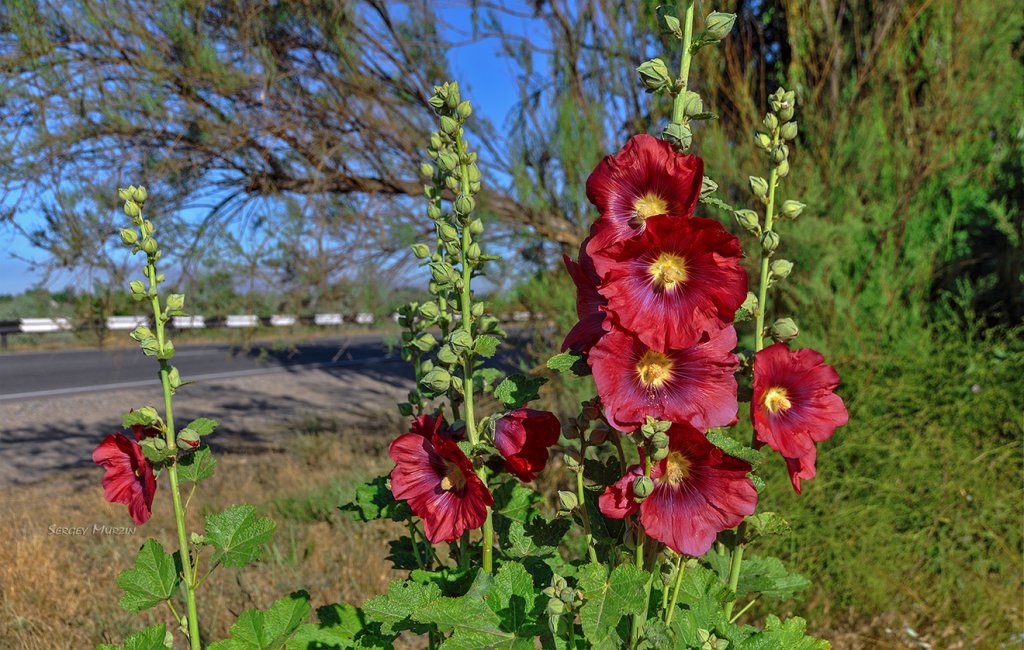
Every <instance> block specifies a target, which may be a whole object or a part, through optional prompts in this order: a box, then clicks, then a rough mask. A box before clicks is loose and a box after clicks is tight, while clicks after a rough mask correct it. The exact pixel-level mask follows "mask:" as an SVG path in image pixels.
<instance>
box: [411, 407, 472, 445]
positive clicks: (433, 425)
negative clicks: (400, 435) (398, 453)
mask: <svg viewBox="0 0 1024 650" xmlns="http://www.w3.org/2000/svg"><path fill="white" fill-rule="evenodd" d="M409 433H415V434H417V435H420V436H423V437H424V438H426V439H427V440H430V439H431V438H433V436H434V434H437V435H440V436H441V437H443V438H449V439H451V440H456V441H458V440H462V439H463V438H465V437H466V430H465V429H452V428H451V426H450V425H449V424H448V423H447V422H445V421H444V417H442V416H441V415H436V416H435V415H431V414H429V413H424V414H423V415H420V416H419V417H416V418H413V421H412V423H411V424H410V425H409Z"/></svg>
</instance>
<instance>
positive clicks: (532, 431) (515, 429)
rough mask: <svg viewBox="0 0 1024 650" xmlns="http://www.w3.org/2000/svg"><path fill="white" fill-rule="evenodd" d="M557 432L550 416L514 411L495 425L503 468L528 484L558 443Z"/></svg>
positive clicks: (533, 411)
mask: <svg viewBox="0 0 1024 650" xmlns="http://www.w3.org/2000/svg"><path fill="white" fill-rule="evenodd" d="M560 432H561V425H560V424H559V423H558V418H556V417H555V416H554V414H553V413H548V412H547V411H535V410H533V409H527V408H522V409H516V410H514V411H511V412H509V413H508V414H507V415H505V416H504V417H502V418H501V419H500V420H498V421H497V422H496V423H495V424H494V446H495V447H497V448H498V451H499V452H501V455H502V456H503V457H504V458H505V469H507V470H508V471H510V472H512V473H513V474H515V475H516V476H517V477H518V478H519V480H520V481H523V482H528V481H532V480H533V479H535V478H537V472H539V471H541V470H542V469H544V465H546V464H547V462H548V447H550V446H551V445H553V444H555V443H556V442H558V436H559V434H560Z"/></svg>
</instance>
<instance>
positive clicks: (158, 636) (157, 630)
mask: <svg viewBox="0 0 1024 650" xmlns="http://www.w3.org/2000/svg"><path fill="white" fill-rule="evenodd" d="M169 636H170V635H168V634H167V626H166V625H164V624H163V623H160V624H159V625H154V626H153V627H147V628H146V629H145V630H142V631H141V632H136V633H134V634H132V635H131V636H129V637H128V638H127V639H125V640H124V645H119V646H116V645H110V644H109V643H103V644H100V645H99V646H97V648H98V650H170V649H171V647H172V644H171V643H169V641H170V639H169V638H168V637H169Z"/></svg>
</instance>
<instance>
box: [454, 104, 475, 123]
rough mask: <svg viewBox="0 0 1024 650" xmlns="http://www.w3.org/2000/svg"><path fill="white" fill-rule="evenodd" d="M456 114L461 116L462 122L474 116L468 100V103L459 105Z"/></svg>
mask: <svg viewBox="0 0 1024 650" xmlns="http://www.w3.org/2000/svg"><path fill="white" fill-rule="evenodd" d="M455 112H456V114H457V115H458V116H459V119H460V120H465V119H466V118H467V117H469V116H470V115H472V114H473V107H472V106H470V104H469V100H468V99H467V100H466V101H464V102H461V103H459V105H458V107H457V108H456V109H455Z"/></svg>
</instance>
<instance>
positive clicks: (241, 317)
mask: <svg viewBox="0 0 1024 650" xmlns="http://www.w3.org/2000/svg"><path fill="white" fill-rule="evenodd" d="M456 316H457V315H456ZM540 318H543V315H542V314H532V313H530V312H528V311H514V312H511V313H509V314H503V315H502V321H504V322H506V323H507V322H513V323H521V322H524V321H528V320H537V319H540ZM391 319H392V320H394V321H397V320H398V314H397V313H396V314H391ZM376 320H377V318H376V316H374V315H373V314H371V313H369V312H358V313H355V314H337V313H334V314H310V315H306V316H301V315H293V314H275V315H272V316H257V315H256V314H229V315H225V316H201V315H195V316H174V317H173V318H172V319H171V321H170V322H169V323H168V324H169V325H170V326H171V327H173V328H174V329H178V330H196V329H215V328H221V327H228V328H253V327H260V326H264V327H292V326H295V325H315V326H318V327H337V326H340V325H343V324H345V323H355V324H357V325H372V324H373V323H375V322H376ZM148 324H149V319H148V318H147V317H146V316H109V317H107V318H106V319H105V320H103V321H95V322H92V323H85V324H80V325H78V326H75V325H73V324H72V323H71V321H70V319H67V318H19V319H17V320H0V348H2V349H4V350H6V349H7V336H8V335H10V334H44V333H47V332H71V331H84V330H97V329H106V330H109V331H128V330H133V329H135V328H136V327H138V326H139V325H148Z"/></svg>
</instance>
